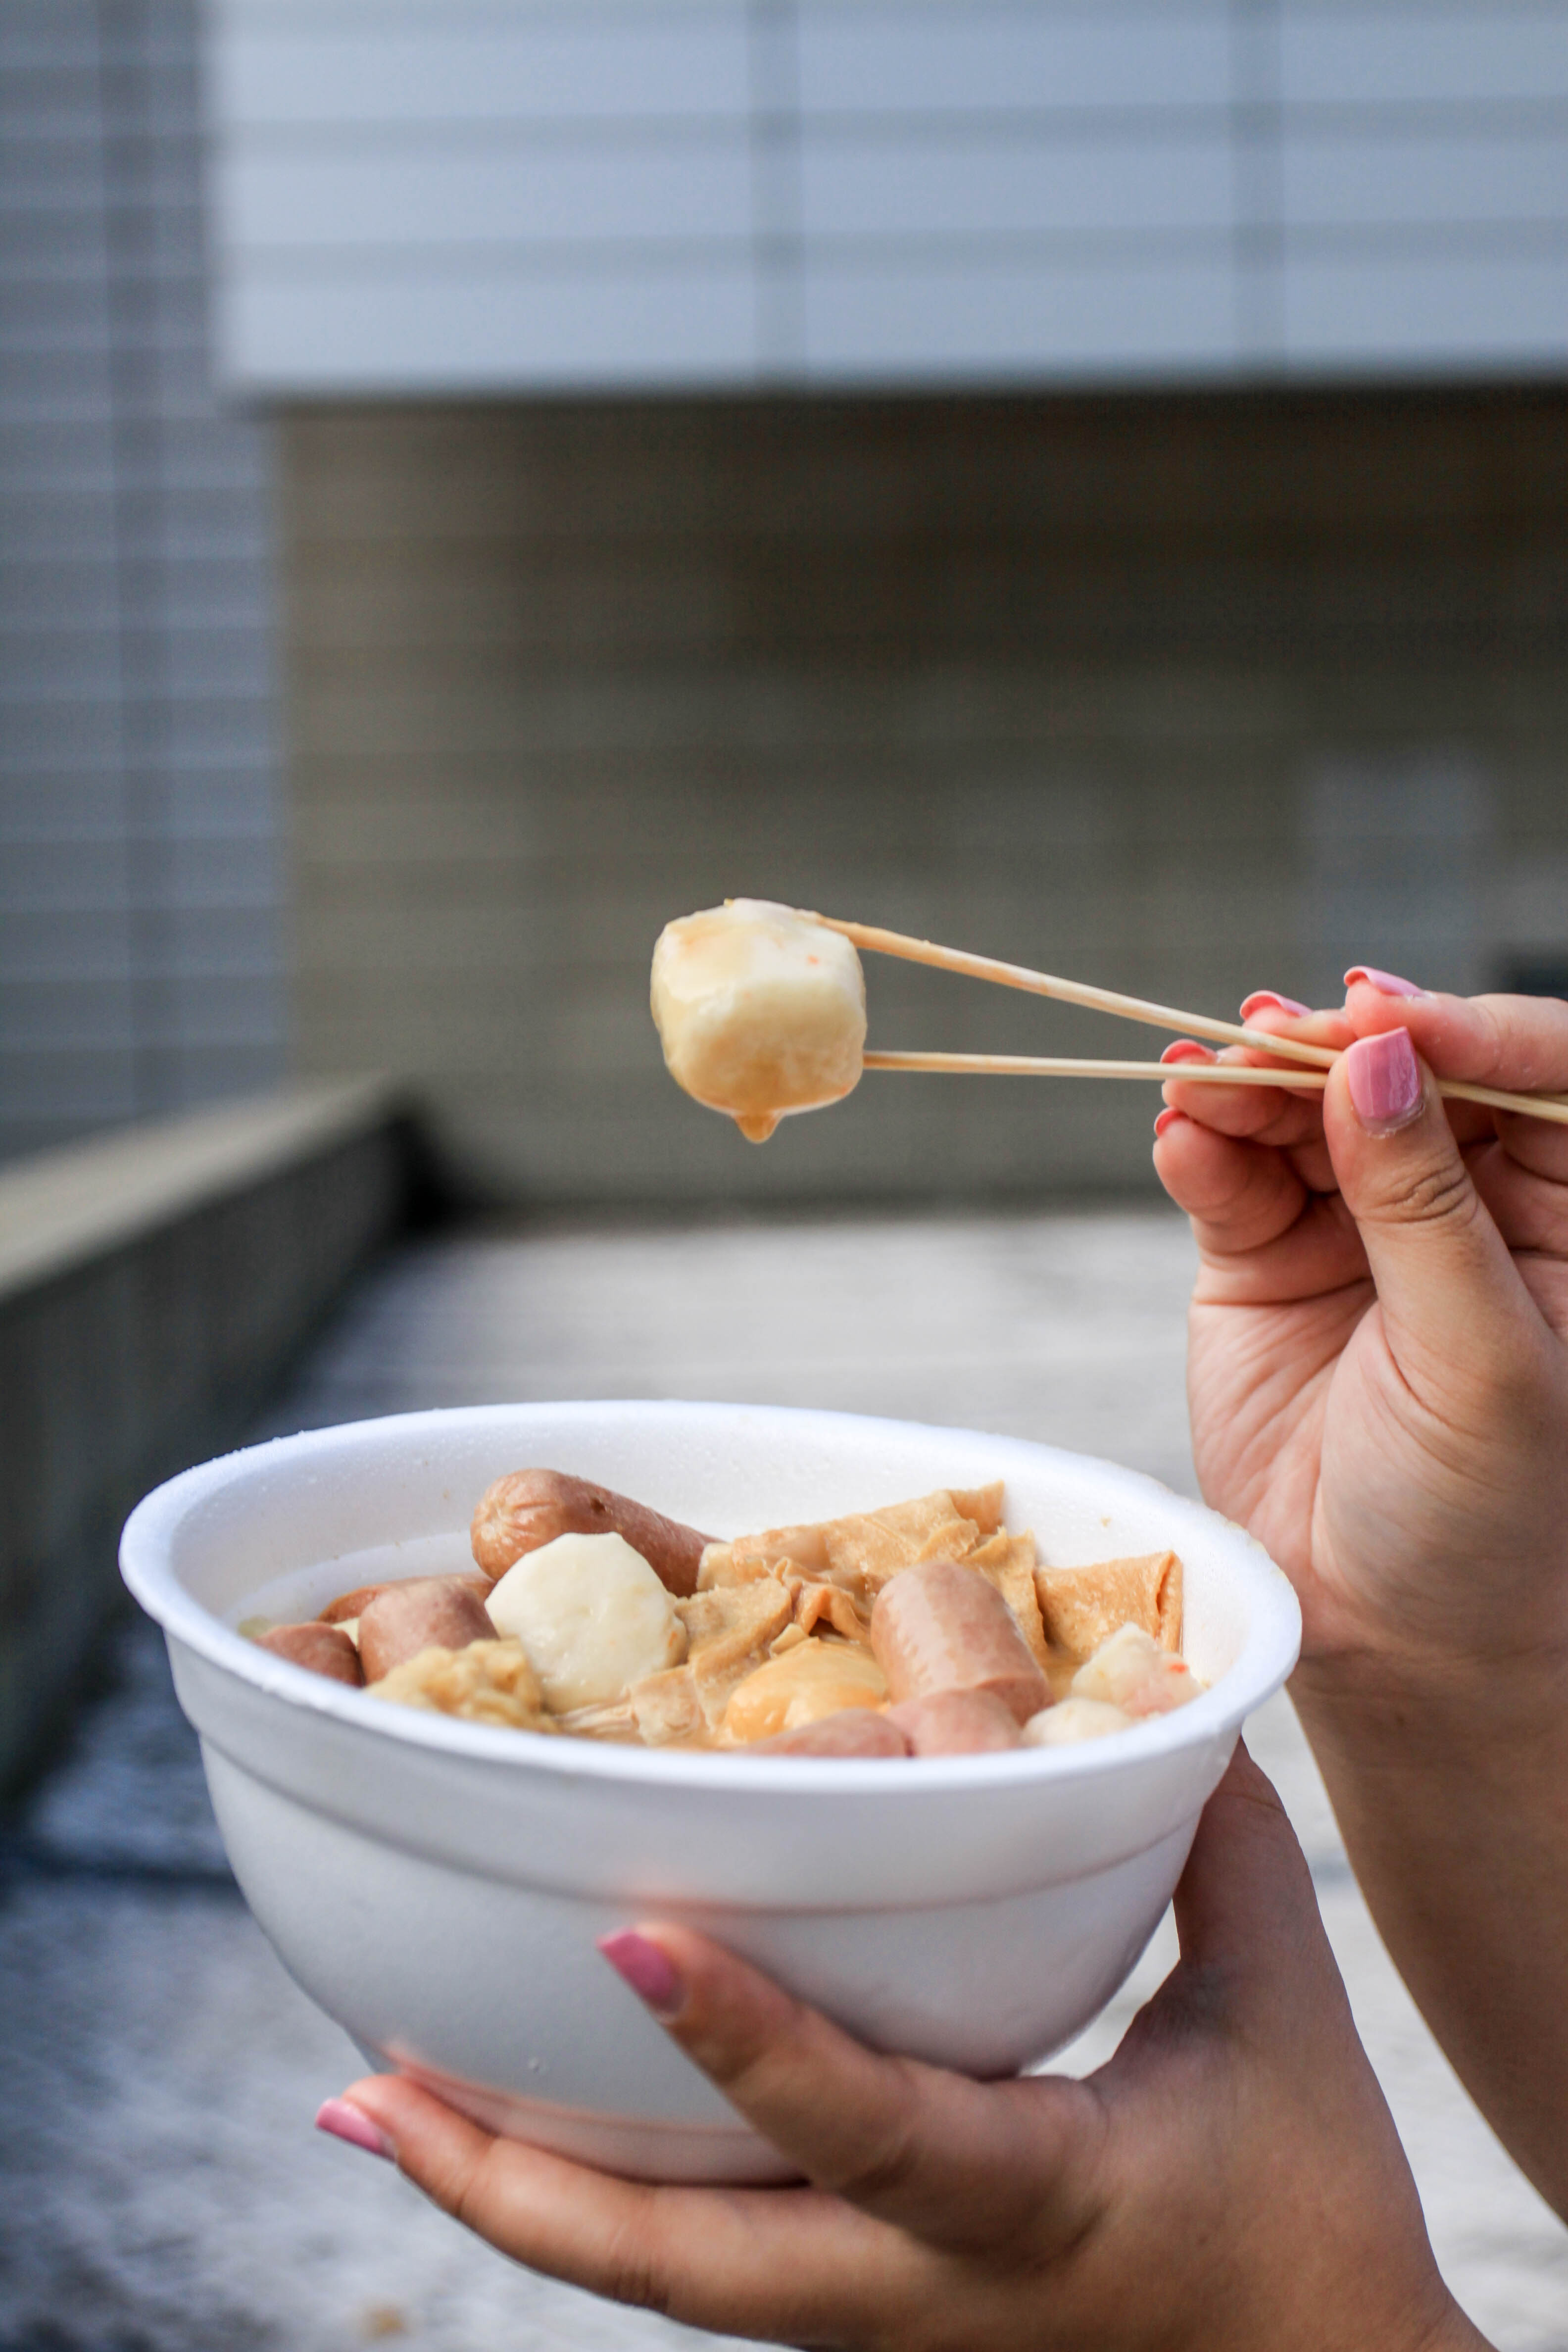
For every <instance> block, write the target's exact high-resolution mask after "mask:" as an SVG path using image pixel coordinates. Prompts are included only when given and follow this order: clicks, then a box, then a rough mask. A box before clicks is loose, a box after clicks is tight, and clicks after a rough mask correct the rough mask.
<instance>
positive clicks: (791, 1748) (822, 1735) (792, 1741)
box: [737, 1706, 910, 1756]
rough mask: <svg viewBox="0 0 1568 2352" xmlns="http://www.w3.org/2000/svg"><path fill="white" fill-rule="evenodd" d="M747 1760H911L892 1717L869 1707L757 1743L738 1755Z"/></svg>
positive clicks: (842, 1712)
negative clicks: (873, 1757)
mask: <svg viewBox="0 0 1568 2352" xmlns="http://www.w3.org/2000/svg"><path fill="white" fill-rule="evenodd" d="M737 1752H738V1753H739V1754H741V1755H743V1756H907V1755H908V1754H909V1752H910V1751H909V1748H908V1746H907V1744H906V1742H905V1739H904V1735H903V1733H902V1732H901V1731H900V1729H899V1727H898V1725H897V1724H896V1723H895V1722H894V1721H893V1720H892V1717H890V1716H886V1715H877V1714H874V1713H873V1712H872V1710H871V1709H870V1708H869V1707H865V1706H847V1707H843V1708H841V1709H840V1711H839V1712H838V1714H837V1715H821V1716H818V1717H817V1719H816V1722H815V1723H803V1724H801V1725H800V1726H799V1727H798V1728H797V1729H796V1730H794V1731H781V1732H779V1733H778V1734H777V1735H776V1736H775V1737H774V1738H772V1739H753V1740H752V1741H751V1742H749V1744H748V1745H747V1746H746V1747H745V1748H741V1749H740V1750H738V1751H737Z"/></svg>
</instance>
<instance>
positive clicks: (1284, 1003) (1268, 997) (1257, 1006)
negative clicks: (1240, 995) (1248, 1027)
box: [1241, 988, 1312, 1021]
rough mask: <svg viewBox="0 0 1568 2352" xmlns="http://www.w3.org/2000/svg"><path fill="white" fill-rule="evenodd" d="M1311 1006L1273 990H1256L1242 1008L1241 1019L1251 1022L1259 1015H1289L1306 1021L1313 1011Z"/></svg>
mask: <svg viewBox="0 0 1568 2352" xmlns="http://www.w3.org/2000/svg"><path fill="white" fill-rule="evenodd" d="M1311 1009H1312V1008H1311V1006H1310V1004H1298V1003H1297V1002H1296V1000H1295V998H1294V997H1293V996H1279V995H1278V994H1277V993H1276V992H1275V991H1274V990H1273V989H1271V988H1255V989H1254V990H1253V992H1252V994H1251V995H1250V996H1249V997H1248V998H1247V1002H1246V1003H1245V1004H1243V1006H1242V1008H1241V1017H1242V1019H1243V1020H1244V1021H1250V1020H1251V1019H1252V1017H1253V1015H1254V1014H1255V1013H1289V1014H1290V1015H1291V1017H1292V1019H1294V1020H1297V1021H1304V1020H1305V1019H1306V1017H1307V1015H1308V1013H1310V1011H1311Z"/></svg>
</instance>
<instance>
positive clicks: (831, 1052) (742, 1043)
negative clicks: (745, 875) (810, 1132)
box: [653, 898, 866, 1143]
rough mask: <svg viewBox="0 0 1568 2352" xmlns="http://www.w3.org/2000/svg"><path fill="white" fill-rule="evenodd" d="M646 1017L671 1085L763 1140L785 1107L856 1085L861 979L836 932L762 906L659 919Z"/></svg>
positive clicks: (738, 902)
mask: <svg viewBox="0 0 1568 2352" xmlns="http://www.w3.org/2000/svg"><path fill="white" fill-rule="evenodd" d="M653 1017H654V1020H655V1023H656V1024H657V1025H658V1034H659V1038H660V1041H661V1043H662V1044H663V1046H664V1058H665V1061H666V1062H667V1064H668V1067H669V1073H670V1076H672V1077H673V1078H674V1080H675V1082H676V1084H677V1085H678V1086H680V1087H685V1089H686V1091H687V1093H688V1094H689V1095H692V1096H695V1097H696V1099H697V1100H698V1101H699V1102H700V1103H705V1104H706V1105H707V1106H708V1108H709V1109H710V1110H719V1111H723V1112H725V1113H726V1114H727V1116H728V1117H729V1118H732V1119H734V1120H735V1122H736V1124H737V1125H738V1126H739V1128H740V1129H741V1132H742V1135H745V1136H749V1137H750V1138H751V1139H752V1142H753V1143H765V1142H766V1140H767V1139H768V1137H769V1136H770V1135H771V1134H772V1133H773V1129H774V1128H775V1127H776V1126H777V1125H778V1123H779V1120H780V1119H781V1118H784V1116H785V1114H786V1113H788V1112H790V1111H799V1110H818V1109H820V1108H822V1107H823V1106H824V1105H825V1104H826V1103H835V1102H839V1101H841V1100H842V1099H843V1097H845V1096H846V1095H847V1094H848V1093H850V1092H851V1091H852V1090H853V1088H854V1087H857V1086H858V1084H859V1081H860V1073H861V1069H862V1067H863V1066H864V1065H863V1062H862V1058H861V1057H862V1055H863V1052H864V1049H865V1045H866V982H865V977H864V975H863V973H862V972H861V970H860V959H859V957H858V955H857V954H856V952H855V950H854V949H853V947H851V945H850V943H849V941H848V940H847V939H846V938H845V937H844V935H843V933H842V932H841V931H830V930H828V929H826V926H825V925H824V924H822V923H814V922H811V921H809V920H808V919H807V918H806V917H805V916H804V915H797V914H796V913H795V910H794V909H793V908H789V907H775V906H774V905H773V904H772V903H771V901H769V900H768V899H765V898H731V900H730V901H729V903H728V904H727V905H725V906H722V907H710V908H707V909H705V911H704V912H703V913H701V914H700V915H683V916H681V917H680V919H679V921H676V922H673V923H667V924H666V925H665V928H664V929H663V930H662V931H661V932H660V933H659V938H658V946H657V947H656V948H655V949H654V951H653Z"/></svg>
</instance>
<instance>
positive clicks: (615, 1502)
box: [471, 1470, 711, 1597]
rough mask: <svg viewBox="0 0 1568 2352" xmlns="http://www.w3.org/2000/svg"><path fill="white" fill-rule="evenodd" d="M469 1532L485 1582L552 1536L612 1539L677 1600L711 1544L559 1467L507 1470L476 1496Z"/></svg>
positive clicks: (693, 1585)
mask: <svg viewBox="0 0 1568 2352" xmlns="http://www.w3.org/2000/svg"><path fill="white" fill-rule="evenodd" d="M471 1533H472V1538H473V1547H474V1558H475V1559H477V1560H478V1562H479V1566H480V1567H481V1568H482V1569H483V1570H484V1571H485V1574H486V1575H487V1576H489V1577H490V1578H492V1579H494V1578H495V1577H498V1576H504V1575H505V1573H506V1571H507V1570H508V1569H509V1568H510V1566H511V1564H512V1562H513V1561H514V1560H518V1559H521V1558H522V1556H523V1554H524V1552H528V1551H538V1550H539V1549H540V1547H541V1545H542V1544H547V1543H553V1542H554V1540H555V1538H556V1537H557V1536H611V1535H614V1536H620V1537H621V1538H623V1539H624V1540H625V1541H626V1543H629V1544H630V1546H631V1548H632V1549H633V1550H634V1551H636V1552H640V1553H641V1554H642V1556H643V1558H644V1559H646V1560H647V1564H648V1566H649V1567H650V1568H651V1569H652V1570H653V1572H654V1574H655V1575H656V1576H657V1577H658V1580H659V1582H660V1583H661V1584H663V1585H665V1586H666V1587H667V1588H668V1591H671V1592H673V1593H676V1594H678V1595H680V1596H682V1597H684V1596H685V1595H686V1594H688V1593H692V1592H695V1591H696V1590H697V1569H698V1564H699V1562H700V1559H701V1558H702V1552H703V1547H704V1546H705V1545H706V1544H708V1543H709V1542H710V1540H711V1538H710V1537H708V1536H704V1535H699V1533H698V1531H697V1529H696V1528H684V1527H682V1526H681V1524H680V1522H679V1520H678V1519H667V1518H666V1517H664V1514H663V1513H662V1512H661V1511H650V1510H649V1509H648V1508H647V1505H646V1504H643V1503H634V1502H632V1501H631V1500H630V1499H629V1497H627V1496H625V1495H613V1494H612V1493H611V1492H610V1489H609V1488H608V1487H607V1486H594V1485H593V1484H592V1483H591V1482H590V1481H589V1480H588V1479H586V1478H572V1477H569V1476H568V1475H567V1474H566V1473H565V1471H563V1470H513V1471H510V1472H509V1473H508V1475H507V1476H506V1477H504V1478H498V1479H497V1480H496V1482H495V1484H494V1486H487V1487H486V1489H485V1491H484V1493H483V1494H482V1495H481V1496H479V1508H478V1509H477V1510H476V1511H475V1513H474V1523H473V1528H472V1530H471Z"/></svg>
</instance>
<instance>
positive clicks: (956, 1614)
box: [871, 1559, 1049, 1723]
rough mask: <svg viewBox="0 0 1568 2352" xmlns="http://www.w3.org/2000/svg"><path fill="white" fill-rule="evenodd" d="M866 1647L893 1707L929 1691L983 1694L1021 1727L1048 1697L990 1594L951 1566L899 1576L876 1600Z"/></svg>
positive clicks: (939, 1563) (970, 1574)
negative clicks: (885, 1682) (875, 1659)
mask: <svg viewBox="0 0 1568 2352" xmlns="http://www.w3.org/2000/svg"><path fill="white" fill-rule="evenodd" d="M871 1647H872V1649H873V1650H874V1651H875V1652H876V1654H877V1657H878V1659H879V1663H880V1664H881V1668H882V1672H883V1673H884V1674H885V1675H887V1677H888V1690H889V1696H891V1697H892V1699H893V1702H894V1704H895V1705H897V1704H898V1703H899V1702H900V1701H901V1700H903V1699H906V1698H929V1697H930V1696H931V1694H932V1693H933V1692H935V1691H988V1692H989V1693H990V1694H991V1696H993V1697H994V1698H998V1699H1000V1700H1001V1702H1002V1704H1003V1706H1005V1707H1006V1708H1007V1710H1008V1712H1009V1713H1010V1714H1011V1715H1012V1717H1013V1718H1014V1720H1015V1721H1016V1722H1017V1723H1024V1722H1026V1720H1027V1719H1028V1717H1030V1716H1031V1715H1036V1714H1037V1713H1038V1712H1039V1710H1040V1708H1041V1707H1043V1706H1045V1705H1046V1702H1047V1698H1048V1696H1049V1693H1048V1692H1047V1688H1046V1678H1045V1675H1043V1674H1042V1673H1041V1672H1040V1669H1039V1667H1038V1665H1037V1664H1036V1662H1035V1659H1034V1656H1033V1654H1032V1653H1031V1652H1030V1649H1029V1645H1028V1643H1026V1641H1025V1639H1024V1636H1023V1635H1022V1633H1020V1632H1019V1631H1018V1621H1017V1619H1016V1617H1015V1616H1014V1614H1013V1612H1012V1611H1011V1610H1010V1609H1009V1608H1008V1606H1007V1603H1006V1602H1005V1601H1004V1600H1003V1598H1002V1595H1001V1594H1000V1593H999V1592H998V1591H997V1590H996V1588H995V1586H994V1584H991V1583H989V1582H987V1580H986V1579H985V1578H984V1576H982V1575H981V1574H980V1573H979V1571H978V1570H975V1569H973V1568H961V1567H960V1566H959V1564H958V1562H957V1561H956V1560H952V1559H928V1560H922V1561H921V1562H920V1563H919V1564H918V1565H917V1566H916V1567H914V1568H905V1569H900V1571H899V1573H898V1575H897V1576H892V1577H889V1580H888V1581H887V1583H886V1584H885V1585H884V1586H883V1587H882V1590H881V1591H880V1592H879V1594H878V1595H877V1605H876V1607H875V1608H874V1609H873V1610H872V1612H871Z"/></svg>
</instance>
